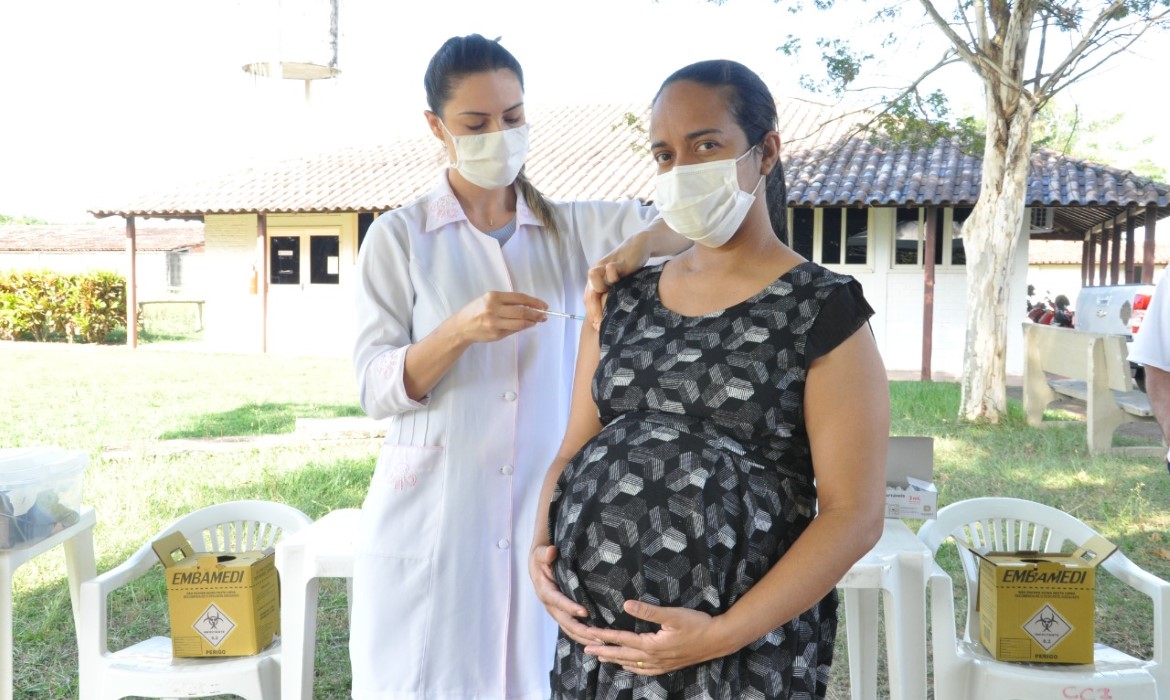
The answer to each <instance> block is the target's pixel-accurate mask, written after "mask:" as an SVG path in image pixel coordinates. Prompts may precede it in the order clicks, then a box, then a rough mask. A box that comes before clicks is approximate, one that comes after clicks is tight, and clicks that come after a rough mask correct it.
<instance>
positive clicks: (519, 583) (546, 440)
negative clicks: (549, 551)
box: [350, 35, 689, 700]
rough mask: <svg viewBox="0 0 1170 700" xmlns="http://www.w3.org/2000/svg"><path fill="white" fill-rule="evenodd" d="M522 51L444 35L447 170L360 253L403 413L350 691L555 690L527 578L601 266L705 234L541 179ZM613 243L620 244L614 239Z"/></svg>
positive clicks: (438, 109) (385, 460) (369, 522)
mask: <svg viewBox="0 0 1170 700" xmlns="http://www.w3.org/2000/svg"><path fill="white" fill-rule="evenodd" d="M523 80H524V79H523V73H522V71H521V68H520V64H519V63H518V62H517V61H516V59H515V58H514V57H513V56H512V55H511V54H510V53H509V52H508V51H507V50H506V49H504V48H503V47H502V46H500V44H499V43H497V42H495V41H489V40H487V39H485V38H483V37H481V36H479V35H470V36H465V37H455V38H452V39H450V40H448V41H447V42H446V43H445V44H443V46H442V47H441V48H440V49H439V51H438V53H436V54H435V56H434V57H433V58H432V59H431V62H430V65H429V66H428V68H427V73H426V77H425V80H424V83H425V87H426V92H427V102H428V106H429V108H430V109H429V110H428V111H427V112H426V113H425V114H426V120H427V125H428V126H429V128H430V130H431V133H432V134H434V136H435V138H436V139H438V140H439V141H440V142H442V143H443V144H444V146H445V147H446V149H447V154H448V157H449V165H448V168H447V170H446V171H445V172H444V173H443V174H442V176H441V177H440V178H439V181H438V183H437V184H436V185H435V187H434V189H432V190H431V192H430V193H429V194H426V195H424V196H423V197H421V198H419V199H418V200H417V201H415V202H412V203H410V204H408V205H406V206H404V207H402V208H400V209H396V210H394V211H391V212H389V213H386V214H384V215H382V216H381V217H379V218H378V219H377V221H375V222H374V224H373V225H372V226H371V227H370V229H369V231H368V232H367V234H366V238H365V241H364V243H363V245H362V249H361V253H360V255H359V257H358V272H359V274H358V280H359V281H358V292H357V307H358V333H357V339H356V344H355V348H354V369H355V372H356V374H357V381H358V386H359V390H360V399H361V404H362V407H363V408H364V410H365V411H366V413H367V414H369V415H370V416H372V417H374V418H386V417H390V418H391V421H390V423H389V427H388V429H387V435H386V443H385V445H384V446H383V448H382V451H381V454H380V455H379V458H378V463H377V467H376V469H375V473H374V476H373V479H372V481H371V484H370V489H369V492H368V494H367V496H366V500H365V503H364V505H363V508H362V530H361V534H360V542H359V555H358V558H357V561H356V564H355V571H354V598H353V611H352V612H353V614H352V620H353V623H352V627H351V634H350V658H351V663H352V668H353V691H352V692H353V697H354V698H357V699H359V700H362V699H365V698H448V699H454V698H459V699H460V700H465V699H466V700H469V699H471V698H484V699H487V698H499V699H501V700H502V699H504V698H507V699H508V700H544V698H547V697H548V695H549V676H548V667H547V660H548V659H549V658H551V654H552V652H553V648H554V644H555V640H556V630H557V628H556V623H555V622H554V621H553V620H552V619H550V618H549V616H548V615H547V614H546V613H545V610H544V607H543V606H542V605H541V603H540V601H539V600H537V598H536V596H535V594H534V592H533V590H532V586H531V584H530V583H529V580H528V575H527V568H528V564H527V560H528V556H527V555H528V547H527V543H528V535H529V533H530V532H531V531H530V530H529V528H530V527H531V523H532V522H533V520H534V519H535V517H536V504H537V500H538V498H539V495H540V484H541V479H542V477H543V475H544V472H545V469H546V468H547V466H548V464H549V463H550V462H551V461H552V458H553V456H554V454H555V453H556V449H557V446H558V444H559V442H560V437H561V436H562V435H563V433H564V429H565V423H566V420H567V416H568V407H569V402H570V401H569V400H570V392H571V382H572V374H573V367H574V362H575V356H576V350H577V346H578V336H579V333H580V330H581V325H582V324H581V322H580V321H578V320H575V319H570V318H564V317H562V316H554V315H550V314H546V313H545V311H550V312H567V313H569V314H583V313H584V305H583V300H582V291H583V290H584V288H585V285H586V279H587V274H588V272H589V264H590V262H591V261H596V260H599V259H601V258H602V257H603V256H604V255H605V254H606V253H609V252H610V251H614V252H613V253H612V254H611V255H609V256H608V257H607V258H606V260H610V261H616V262H617V266H618V267H619V268H621V269H625V270H634V269H637V268H638V267H640V266H641V265H642V264H643V263H644V262H645V260H646V258H647V257H648V256H649V255H651V254H653V255H669V254H672V253H675V252H678V251H679V250H680V249H682V248H684V247H686V245H689V243H687V242H686V241H685V240H684V239H682V238H681V237H678V236H676V235H674V234H673V233H671V232H670V231H669V229H667V228H665V226H664V225H662V224H661V223H658V224H652V221H653V217H654V214H655V212H654V211H653V210H652V209H650V208H648V207H645V206H642V205H641V204H639V203H638V202H636V201H632V200H631V201H627V202H621V203H618V202H552V201H549V200H546V199H545V198H544V197H543V196H542V195H541V194H540V193H539V192H537V190H536V189H535V188H534V187H533V186H532V185H531V184H530V183H529V182H528V180H527V179H526V178H525V176H524V174H523V165H524V160H525V157H526V156H527V153H528V125H527V123H526V121H525V111H524V82H523ZM615 249H616V250H615Z"/></svg>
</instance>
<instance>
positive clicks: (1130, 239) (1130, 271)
mask: <svg viewBox="0 0 1170 700" xmlns="http://www.w3.org/2000/svg"><path fill="white" fill-rule="evenodd" d="M1136 230H1137V217H1135V216H1134V215H1133V207H1132V206H1130V207H1126V209H1125V283H1126V284H1137V280H1136V279H1134V260H1133V256H1134V247H1135V242H1134V238H1135V237H1136V236H1135V232H1136Z"/></svg>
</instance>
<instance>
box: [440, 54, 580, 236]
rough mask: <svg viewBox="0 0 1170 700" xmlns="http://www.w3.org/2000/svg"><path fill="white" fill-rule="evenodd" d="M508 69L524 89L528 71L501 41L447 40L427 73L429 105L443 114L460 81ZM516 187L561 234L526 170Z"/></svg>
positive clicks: (542, 219) (547, 226) (547, 224)
mask: <svg viewBox="0 0 1170 700" xmlns="http://www.w3.org/2000/svg"><path fill="white" fill-rule="evenodd" d="M501 69H506V70H510V71H512V72H513V73H514V74H515V75H516V79H517V80H519V81H520V89H521V90H523V89H524V70H523V69H522V68H521V67H520V62H519V61H517V60H516V57H515V56H513V55H512V54H511V53H510V52H509V51H508V50H507V49H505V48H504V47H503V46H501V45H500V42H499V40H496V41H492V40H490V39H485V38H484V37H482V36H480V35H479V34H469V35H467V36H455V37H451V38H450V39H448V40H447V41H445V42H443V45H442V46H440V47H439V50H438V51H437V52H435V55H434V56H432V57H431V62H430V64H429V65H427V72H426V75H425V76H423V87H425V88H426V91H427V105H428V106H429V107H430V108H431V111H432V112H434V113H435V114H438V115H440V116H441V115H442V114H443V108H444V107H446V106H447V102H448V101H450V99H451V95H452V93H454V92H455V86H456V84H457V83H458V82H459V81H460V80H462V79H463V78H465V77H467V76H468V75H471V74H473V73H490V72H493V71H497V70H501ZM516 188H517V189H518V190H519V191H520V196H521V197H523V198H524V203H525V204H527V205H528V209H529V210H531V211H532V213H533V214H534V215H535V216H536V218H537V219H538V220H539V221H540V223H541V224H542V225H543V226H544V227H545V229H547V230H548V231H549V232H550V233H552V234H554V235H555V234H556V233H558V228H557V222H556V217H555V216H554V215H553V209H552V205H551V204H549V201H548V199H547V198H546V197H545V196H544V195H543V194H541V193H540V191H539V190H537V189H536V187H535V186H534V185H533V184H532V182H530V181H529V180H528V176H527V175H525V174H524V169H523V168H521V169H520V174H519V175H517V176H516Z"/></svg>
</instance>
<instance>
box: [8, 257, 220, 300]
mask: <svg viewBox="0 0 1170 700" xmlns="http://www.w3.org/2000/svg"><path fill="white" fill-rule="evenodd" d="M135 260H136V261H135V271H136V273H137V278H138V298H139V299H161V298H164V297H167V296H170V295H172V294H175V293H178V294H182V295H183V296H196V295H197V292H196V291H195V290H200V289H201V288H202V284H203V282H202V277H203V264H202V263H203V254H202V253H184V254H183V255H182V260H183V285H182V287H181V288H179V289H177V290H176V289H171V288H170V286H169V284H168V279H167V254H166V253H164V252H155V251H150V252H143V251H139V252H138V254H137V255H136V258H135ZM0 270H53V271H54V272H60V273H62V274H77V273H82V272H98V271H104V272H116V273H118V274H120V275H123V276H124V277H127V278H128V277H129V273H130V262H129V258H128V257H127V255H126V253H125V251H97V252H85V253H68V252H56V251H53V252H28V253H25V252H0Z"/></svg>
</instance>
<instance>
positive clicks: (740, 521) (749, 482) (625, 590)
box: [550, 420, 812, 632]
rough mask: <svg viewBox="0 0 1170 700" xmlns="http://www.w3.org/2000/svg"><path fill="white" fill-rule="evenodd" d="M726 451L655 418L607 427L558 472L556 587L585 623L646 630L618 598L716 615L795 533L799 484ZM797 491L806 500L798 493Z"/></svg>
mask: <svg viewBox="0 0 1170 700" xmlns="http://www.w3.org/2000/svg"><path fill="white" fill-rule="evenodd" d="M786 490H787V491H790V492H791V491H792V490H793V489H792V485H791V484H787V483H784V482H782V481H781V479H780V477H779V470H776V469H766V468H764V467H763V466H761V465H759V464H756V463H754V462H752V461H751V460H748V459H746V458H745V457H743V456H742V455H741V454H740V453H738V452H736V451H735V450H734V449H728V447H727V446H726V445H720V444H718V443H714V444H713V443H712V441H711V440H710V439H709V438H707V437H700V436H696V435H693V434H690V433H688V432H685V431H682V430H678V429H676V428H671V427H667V426H663V425H661V424H658V423H656V422H640V421H631V420H624V421H618V422H616V423H612V424H610V425H609V426H607V427H606V428H605V429H604V430H602V432H601V433H600V434H598V435H597V437H595V438H594V439H593V440H592V441H591V442H590V443H589V444H588V445H586V446H585V448H583V449H582V451H581V452H580V453H578V454H577V455H576V457H574V459H573V460H572V461H571V462H570V463H569V464H568V465H567V466H566V467H565V471H564V473H563V474H562V476H561V480H560V482H559V484H558V493H557V495H556V496H554V500H553V503H552V507H551V509H550V530H551V534H552V541H553V544H555V545H556V546H557V549H558V559H557V561H556V564H555V566H554V573H555V575H556V580H557V584H558V586H559V587H560V589H561V590H562V591H563V592H564V593H565V594H566V595H567V596H569V597H570V598H572V599H573V600H575V601H576V602H578V603H580V604H582V605H583V606H585V607H586V609H587V610H588V611H589V618H590V619H589V623H590V624H593V625H596V626H603V627H612V628H617V629H625V630H632V631H637V632H643V631H652V630H653V629H655V626H653V625H651V624H650V623H647V622H644V621H640V620H636V619H635V618H632V617H631V616H629V615H628V614H626V613H625V612H624V611H623V610H622V604H623V602H624V601H626V600H641V601H645V602H649V603H653V604H655V605H663V606H670V607H676V606H677V607H685V608H691V609H694V610H700V611H703V612H706V613H708V614H712V615H717V614H719V613H721V612H724V611H725V610H726V609H727V608H729V607H730V606H731V605H732V604H734V603H735V601H736V600H738V599H739V598H740V597H741V596H742V595H743V594H744V593H745V592H746V591H747V590H749V589H750V588H751V586H752V585H754V584H755V582H756V581H758V580H759V579H760V578H761V577H762V576H763V575H764V574H766V573H767V572H768V570H769V569H770V568H771V566H772V564H774V563H775V561H776V560H777V559H778V558H779V557H780V555H781V554H782V553H783V551H784V550H785V549H787V546H788V544H789V543H790V542H791V541H792V540H793V539H795V537H796V536H797V534H799V531H800V530H803V528H804V526H805V525H806V524H807V521H808V519H809V518H810V517H811V513H812V497H811V496H812V494H811V489H807V488H802V489H799V491H801V492H802V493H801V494H800V495H798V496H796V497H795V498H794V497H793V496H792V495H791V494H790V493H785V491H786ZM804 492H808V493H804Z"/></svg>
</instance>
